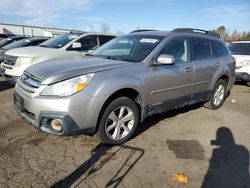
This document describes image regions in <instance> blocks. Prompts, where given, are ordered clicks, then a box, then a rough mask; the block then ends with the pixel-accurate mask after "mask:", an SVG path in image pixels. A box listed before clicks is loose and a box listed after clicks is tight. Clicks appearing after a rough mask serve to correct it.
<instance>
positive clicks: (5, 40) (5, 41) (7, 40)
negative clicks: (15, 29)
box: [0, 38, 12, 48]
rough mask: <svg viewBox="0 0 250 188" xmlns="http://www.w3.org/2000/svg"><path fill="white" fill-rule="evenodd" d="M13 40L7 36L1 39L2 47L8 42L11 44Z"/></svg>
mask: <svg viewBox="0 0 250 188" xmlns="http://www.w3.org/2000/svg"><path fill="white" fill-rule="evenodd" d="M11 41H12V39H10V38H6V39H3V40H1V41H0V48H1V47H3V46H4V45H6V44H9V43H10V42H11Z"/></svg>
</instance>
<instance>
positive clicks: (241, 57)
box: [233, 55, 250, 65]
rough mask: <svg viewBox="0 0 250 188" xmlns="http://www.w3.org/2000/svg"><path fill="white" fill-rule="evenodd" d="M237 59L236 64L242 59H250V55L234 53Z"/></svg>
mask: <svg viewBox="0 0 250 188" xmlns="http://www.w3.org/2000/svg"><path fill="white" fill-rule="evenodd" d="M233 57H235V59H236V65H237V64H238V63H241V62H242V61H246V60H250V55H233Z"/></svg>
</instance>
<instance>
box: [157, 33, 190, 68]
mask: <svg viewBox="0 0 250 188" xmlns="http://www.w3.org/2000/svg"><path fill="white" fill-rule="evenodd" d="M162 54H167V55H172V56H173V57H174V58H175V61H176V63H182V62H188V61H189V53H188V38H184V37H181V38H176V39H173V40H171V41H170V42H168V43H167V45H166V46H165V47H164V48H163V49H162V51H161V52H160V53H159V56H160V55H162Z"/></svg>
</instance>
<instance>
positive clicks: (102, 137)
mask: <svg viewBox="0 0 250 188" xmlns="http://www.w3.org/2000/svg"><path fill="white" fill-rule="evenodd" d="M139 119H140V115H139V109H138V107H137V105H136V103H135V102H134V101H132V100H131V99H129V98H127V97H119V98H117V99H115V100H113V101H112V102H111V103H110V104H108V105H107V107H106V108H105V109H104V111H103V113H102V114H101V117H100V121H99V129H98V131H97V133H96V137H97V138H98V140H99V141H100V142H101V143H105V144H111V145H119V144H122V143H124V142H126V141H128V140H129V139H130V138H131V136H132V135H133V133H134V132H135V130H136V128H137V126H138V124H139Z"/></svg>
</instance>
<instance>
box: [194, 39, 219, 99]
mask: <svg viewBox="0 0 250 188" xmlns="http://www.w3.org/2000/svg"><path fill="white" fill-rule="evenodd" d="M191 57H192V61H193V62H194V66H195V74H194V88H193V89H194V95H193V97H194V99H198V100H199V99H202V98H204V97H205V98H206V97H207V96H208V95H209V86H210V83H211V80H212V78H213V76H214V75H215V74H216V72H217V71H219V69H220V66H221V60H220V58H217V57H216V54H215V51H214V48H213V46H212V42H211V41H210V40H208V39H204V38H198V37H197V38H196V37H192V40H191Z"/></svg>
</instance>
